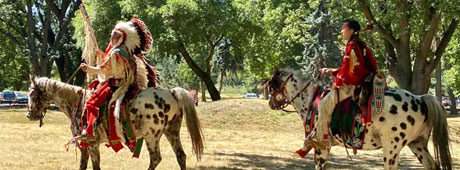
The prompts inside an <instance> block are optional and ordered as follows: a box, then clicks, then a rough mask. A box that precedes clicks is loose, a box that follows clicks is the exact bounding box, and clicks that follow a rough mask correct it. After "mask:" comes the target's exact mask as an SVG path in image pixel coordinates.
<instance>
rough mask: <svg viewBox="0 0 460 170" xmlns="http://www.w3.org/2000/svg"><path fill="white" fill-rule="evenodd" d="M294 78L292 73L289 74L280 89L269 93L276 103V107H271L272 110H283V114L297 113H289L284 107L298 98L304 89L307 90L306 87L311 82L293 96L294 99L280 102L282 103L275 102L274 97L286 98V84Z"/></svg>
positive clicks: (308, 84)
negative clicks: (279, 95) (281, 96)
mask: <svg viewBox="0 0 460 170" xmlns="http://www.w3.org/2000/svg"><path fill="white" fill-rule="evenodd" d="M293 76H294V73H290V74H289V75H288V77H287V78H286V80H284V81H283V83H282V84H281V86H280V88H278V89H277V90H273V92H272V93H271V96H272V97H274V101H276V103H278V105H272V107H273V108H274V109H277V110H283V111H285V112H297V111H290V110H286V107H287V106H288V105H290V104H291V103H292V102H293V101H294V100H295V99H296V98H298V97H299V96H300V94H301V93H302V92H303V91H305V89H307V88H308V86H310V84H311V81H309V82H308V83H307V84H306V85H305V86H304V87H303V88H301V89H300V90H299V91H298V92H297V93H296V94H295V95H294V97H292V98H291V99H289V100H282V101H277V99H276V96H277V95H278V94H281V95H283V96H286V84H287V83H288V82H289V81H290V80H291V79H292V77H293Z"/></svg>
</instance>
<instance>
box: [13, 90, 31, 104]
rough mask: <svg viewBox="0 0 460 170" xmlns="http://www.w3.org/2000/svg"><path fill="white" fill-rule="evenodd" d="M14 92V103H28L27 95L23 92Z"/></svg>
mask: <svg viewBox="0 0 460 170" xmlns="http://www.w3.org/2000/svg"><path fill="white" fill-rule="evenodd" d="M14 94H16V103H19V104H27V103H29V96H27V95H26V94H25V93H23V92H14Z"/></svg>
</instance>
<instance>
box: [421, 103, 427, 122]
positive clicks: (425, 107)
mask: <svg viewBox="0 0 460 170" xmlns="http://www.w3.org/2000/svg"><path fill="white" fill-rule="evenodd" d="M420 112H421V113H422V115H423V116H425V119H424V120H423V122H426V120H427V119H428V116H427V115H428V106H427V105H426V103H425V102H424V101H422V102H421V104H420Z"/></svg>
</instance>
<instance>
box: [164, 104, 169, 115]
mask: <svg viewBox="0 0 460 170" xmlns="http://www.w3.org/2000/svg"><path fill="white" fill-rule="evenodd" d="M169 110H171V105H169V104H165V108H164V112H165V113H168V112H169Z"/></svg>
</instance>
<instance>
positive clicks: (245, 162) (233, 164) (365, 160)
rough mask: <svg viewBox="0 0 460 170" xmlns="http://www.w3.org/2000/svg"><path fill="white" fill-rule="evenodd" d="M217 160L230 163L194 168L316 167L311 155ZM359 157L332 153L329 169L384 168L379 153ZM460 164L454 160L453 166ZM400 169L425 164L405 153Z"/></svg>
mask: <svg viewBox="0 0 460 170" xmlns="http://www.w3.org/2000/svg"><path fill="white" fill-rule="evenodd" d="M208 155H209V156H211V157H214V158H216V159H217V160H224V161H226V162H228V163H226V164H225V165H222V166H215V165H200V166H198V167H195V168H189V169H192V170H235V169H236V170H238V169H268V170H297V169H299V170H300V169H303V170H305V169H315V165H314V161H313V158H312V157H311V156H308V157H307V158H306V159H300V158H283V157H276V156H267V155H259V154H251V153H238V152H236V153H223V152H216V153H214V154H208ZM358 155H359V157H356V156H353V159H352V160H349V158H346V157H337V156H334V155H332V156H331V157H332V159H331V160H329V161H328V164H327V168H328V169H383V160H382V158H381V157H380V156H378V155H372V154H366V153H364V152H362V153H361V154H358ZM458 166H460V164H458V163H456V162H455V161H454V162H453V167H458ZM400 169H411V170H413V169H423V166H422V165H421V164H419V162H418V161H417V160H415V156H412V155H403V156H401V158H400Z"/></svg>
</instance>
